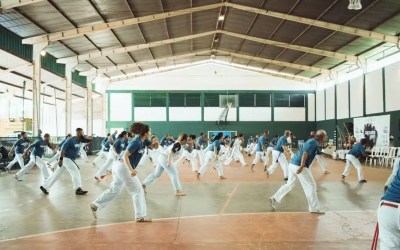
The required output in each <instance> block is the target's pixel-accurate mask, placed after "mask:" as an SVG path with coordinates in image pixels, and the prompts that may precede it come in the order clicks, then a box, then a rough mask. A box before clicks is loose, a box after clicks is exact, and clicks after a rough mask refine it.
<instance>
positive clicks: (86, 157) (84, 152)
mask: <svg viewBox="0 0 400 250" xmlns="http://www.w3.org/2000/svg"><path fill="white" fill-rule="evenodd" d="M79 154H80V156H81V158H82V159H83V160H85V161H86V162H88V161H89V159H88V156H87V153H86V151H85V149H84V148H83V147H82V148H81V149H80V150H79Z"/></svg>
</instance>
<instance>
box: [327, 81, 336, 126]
mask: <svg viewBox="0 0 400 250" xmlns="http://www.w3.org/2000/svg"><path fill="white" fill-rule="evenodd" d="M325 91H326V95H325V99H326V100H325V101H326V120H330V119H335V87H334V86H333V87H330V88H327V89H326V90H325Z"/></svg>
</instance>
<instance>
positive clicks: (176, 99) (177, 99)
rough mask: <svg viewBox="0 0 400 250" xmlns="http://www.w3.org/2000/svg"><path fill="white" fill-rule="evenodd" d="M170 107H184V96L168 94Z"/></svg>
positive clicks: (181, 94)
mask: <svg viewBox="0 0 400 250" xmlns="http://www.w3.org/2000/svg"><path fill="white" fill-rule="evenodd" d="M169 106H170V107H185V94H183V93H170V94H169Z"/></svg>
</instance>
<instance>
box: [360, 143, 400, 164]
mask: <svg viewBox="0 0 400 250" xmlns="http://www.w3.org/2000/svg"><path fill="white" fill-rule="evenodd" d="M397 157H400V147H374V148H372V150H371V154H370V155H368V156H367V159H366V160H365V162H366V163H367V162H369V165H372V163H373V164H374V166H376V165H377V163H378V164H379V165H380V166H385V167H388V166H389V163H390V167H393V164H394V161H395V159H396V158H397Z"/></svg>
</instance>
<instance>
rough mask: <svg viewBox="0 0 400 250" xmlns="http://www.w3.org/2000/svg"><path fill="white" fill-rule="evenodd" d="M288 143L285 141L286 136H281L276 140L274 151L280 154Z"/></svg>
mask: <svg viewBox="0 0 400 250" xmlns="http://www.w3.org/2000/svg"><path fill="white" fill-rule="evenodd" d="M287 143H288V141H287V137H286V136H284V135H283V136H281V137H280V138H279V140H278V142H277V143H276V146H275V147H274V149H275V150H277V151H279V152H282V153H283V147H282V146H285V145H286V144H287Z"/></svg>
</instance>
